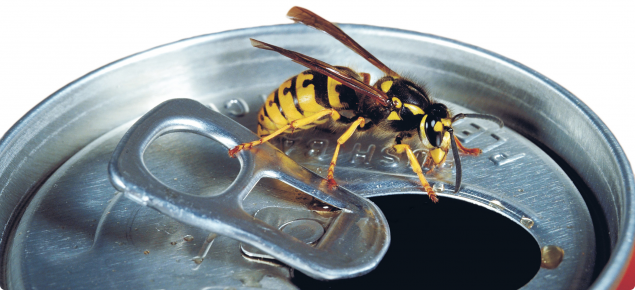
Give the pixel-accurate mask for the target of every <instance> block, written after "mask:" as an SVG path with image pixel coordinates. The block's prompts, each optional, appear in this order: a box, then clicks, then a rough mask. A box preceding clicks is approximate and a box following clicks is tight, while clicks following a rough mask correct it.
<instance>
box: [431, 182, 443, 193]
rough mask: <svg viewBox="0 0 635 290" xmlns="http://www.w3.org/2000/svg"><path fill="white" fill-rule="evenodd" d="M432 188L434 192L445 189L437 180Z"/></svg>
mask: <svg viewBox="0 0 635 290" xmlns="http://www.w3.org/2000/svg"><path fill="white" fill-rule="evenodd" d="M432 190H434V192H443V191H444V190H445V185H444V184H443V183H441V182H437V183H435V184H434V185H433V186H432Z"/></svg>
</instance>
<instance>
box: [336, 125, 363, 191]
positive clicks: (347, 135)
mask: <svg viewBox="0 0 635 290" xmlns="http://www.w3.org/2000/svg"><path fill="white" fill-rule="evenodd" d="M364 124H365V121H364V118H362V117H359V118H357V120H355V122H353V124H352V125H351V126H350V127H348V129H346V132H344V134H342V136H340V138H339V139H337V146H336V147H335V153H333V159H331V165H330V166H329V171H328V174H327V175H326V179H327V180H328V183H329V186H335V185H337V183H336V182H335V179H333V173H335V163H337V155H338V154H339V153H340V146H341V145H342V144H344V142H346V141H347V140H348V139H349V138H351V136H353V133H355V130H357V127H360V126H361V127H362V128H363V127H364Z"/></svg>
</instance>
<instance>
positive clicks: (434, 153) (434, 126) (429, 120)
mask: <svg viewBox="0 0 635 290" xmlns="http://www.w3.org/2000/svg"><path fill="white" fill-rule="evenodd" d="M451 125H452V119H451V117H450V112H449V110H448V107H446V106H445V105H444V104H440V103H435V104H432V105H430V106H428V107H426V108H425V110H424V115H423V118H422V119H421V123H420V124H419V138H420V139H421V143H423V145H424V146H425V147H426V148H428V149H430V155H431V157H432V160H433V161H434V163H435V164H440V163H442V162H443V160H445V155H446V154H447V152H448V150H449V148H450V146H449V145H450V132H448V128H451Z"/></svg>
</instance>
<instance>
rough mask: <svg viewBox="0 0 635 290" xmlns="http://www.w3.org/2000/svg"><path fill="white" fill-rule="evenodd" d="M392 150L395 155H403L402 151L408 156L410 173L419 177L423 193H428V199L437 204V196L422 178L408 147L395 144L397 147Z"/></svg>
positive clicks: (417, 162) (419, 166)
mask: <svg viewBox="0 0 635 290" xmlns="http://www.w3.org/2000/svg"><path fill="white" fill-rule="evenodd" d="M393 148H394V149H395V151H397V153H403V152H404V151H405V152H406V155H408V160H410V166H412V171H414V173H416V174H417V176H419V181H421V185H423V189H425V191H426V192H427V193H428V197H429V198H430V199H431V200H432V202H434V203H437V202H438V201H439V199H438V198H437V194H436V193H435V192H434V190H433V189H432V187H431V186H430V183H428V181H427V180H426V178H425V177H424V176H423V170H421V165H419V161H417V157H416V156H415V154H414V153H413V152H412V149H410V145H407V144H397V145H394V146H393Z"/></svg>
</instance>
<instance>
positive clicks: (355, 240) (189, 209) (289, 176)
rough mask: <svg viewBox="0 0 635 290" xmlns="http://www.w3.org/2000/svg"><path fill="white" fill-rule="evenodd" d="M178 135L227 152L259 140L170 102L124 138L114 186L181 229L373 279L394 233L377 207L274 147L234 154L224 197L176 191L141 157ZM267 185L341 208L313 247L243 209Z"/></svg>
mask: <svg viewBox="0 0 635 290" xmlns="http://www.w3.org/2000/svg"><path fill="white" fill-rule="evenodd" d="M173 132H190V133H195V134H199V135H202V136H206V137H208V138H210V139H213V140H216V141H218V142H220V143H221V144H222V145H223V146H225V147H226V148H227V150H229V149H230V148H233V147H235V146H236V145H238V144H241V143H247V142H250V141H252V140H253V139H255V138H257V137H256V136H255V135H254V134H253V133H251V132H250V131H249V130H247V129H245V128H244V127H242V126H240V125H239V124H238V123H236V122H233V121H231V120H230V119H229V118H227V117H224V116H223V115H221V114H220V113H217V112H214V111H212V110H210V109H209V108H206V107H204V106H203V105H201V104H200V103H198V102H196V101H192V100H188V99H176V100H171V101H167V102H165V103H163V104H161V105H159V106H158V107H157V108H155V109H153V110H152V111H150V112H149V113H148V114H146V115H145V116H144V117H143V118H141V120H139V121H138V122H137V123H136V124H135V125H134V126H132V128H131V129H130V131H129V132H128V133H127V134H126V135H125V136H124V137H123V138H122V139H121V142H120V143H119V145H118V146H117V148H116V149H115V152H114V153H113V157H112V161H111V162H110V166H109V168H108V169H109V173H110V178H111V181H112V183H113V185H114V186H115V187H116V188H117V189H118V190H120V191H122V192H124V193H125V194H126V196H127V197H129V198H130V199H132V200H134V201H136V202H138V203H140V204H142V205H145V206H148V207H151V208H154V209H156V210H158V211H160V212H162V213H164V214H166V215H168V216H170V217H172V218H174V219H176V220H178V221H180V222H183V223H186V224H189V225H193V226H196V227H200V228H202V229H205V230H208V231H211V232H214V233H216V234H220V235H223V236H226V237H230V238H233V239H237V240H239V241H241V242H246V243H249V244H250V245H252V246H254V247H256V248H258V249H260V250H262V251H265V252H267V253H268V254H270V255H272V256H274V257H276V259H277V260H279V261H281V262H283V263H285V264H287V265H289V266H291V267H293V268H295V269H298V270H300V271H302V272H304V273H305V274H307V275H309V276H312V277H315V278H321V279H342V278H350V277H355V276H359V275H362V274H365V273H368V272H369V271H371V270H372V269H374V268H376V267H377V264H378V263H379V261H380V260H381V258H383V256H384V255H385V254H386V250H388V245H389V244H390V231H389V230H388V224H387V222H386V218H385V217H384V216H383V214H382V213H381V211H379V209H378V208H377V206H376V205H375V204H374V203H372V202H371V201H369V200H368V199H365V198H362V197H360V196H358V195H355V194H353V193H350V192H348V191H346V190H344V189H342V188H340V187H335V188H333V189H330V188H329V186H328V185H327V184H326V182H324V179H322V178H321V177H320V176H318V175H316V174H314V173H312V172H310V171H308V170H306V169H304V168H302V167H301V166H299V165H298V164H297V163H295V162H294V161H293V160H291V159H290V158H289V157H287V156H286V155H284V153H282V152H280V151H279V150H276V149H275V147H273V146H271V145H270V144H265V145H263V146H259V147H258V148H256V149H254V150H249V151H243V152H241V153H240V154H238V155H237V157H238V160H240V163H241V165H242V166H241V170H240V173H239V174H238V176H237V177H236V179H235V180H234V182H232V183H231V185H230V186H229V187H228V188H227V189H226V190H224V191H223V192H220V193H219V192H210V193H208V194H206V195H204V196H194V195H190V194H187V193H182V192H179V191H177V190H174V189H171V188H170V187H168V186H167V185H165V184H163V183H161V181H159V180H157V179H156V178H155V177H154V176H153V175H152V174H151V173H150V171H148V168H147V167H146V166H145V164H144V160H143V153H144V152H145V151H146V149H147V148H148V146H149V145H150V144H151V143H152V141H154V140H155V139H156V138H158V137H159V136H161V135H165V134H169V133H173ZM262 178H274V179H277V180H279V181H282V182H284V183H286V184H289V185H291V186H293V187H294V188H296V189H298V190H300V191H302V192H305V193H307V194H308V195H310V196H312V197H313V198H315V199H316V200H319V201H320V202H322V203H325V206H331V207H335V208H337V209H336V210H335V209H334V210H333V211H331V212H332V214H333V215H334V217H333V219H332V221H330V223H329V225H328V229H327V232H326V233H325V234H324V236H322V238H321V239H320V242H319V243H318V244H317V245H316V246H315V247H312V246H310V245H307V244H306V243H305V242H303V241H300V240H298V239H297V238H295V237H293V236H291V235H288V234H284V231H279V230H278V229H279V228H280V226H281V225H277V226H275V227H274V226H272V225H270V224H267V223H266V222H264V221H262V220H259V219H255V218H254V216H253V215H250V214H248V213H247V212H246V211H245V210H243V205H242V201H243V200H244V199H245V198H246V197H247V195H248V194H249V192H251V190H252V189H253V188H254V186H256V184H257V183H258V182H259V181H260V179H262ZM270 202H272V203H273V202H275V200H271V201H270ZM307 211H308V209H307ZM286 222H289V221H285V223H286ZM318 238H319V237H318Z"/></svg>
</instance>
